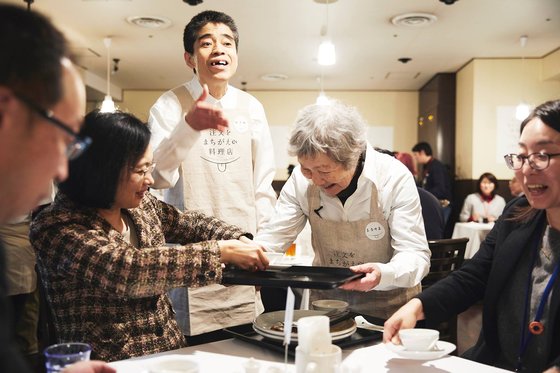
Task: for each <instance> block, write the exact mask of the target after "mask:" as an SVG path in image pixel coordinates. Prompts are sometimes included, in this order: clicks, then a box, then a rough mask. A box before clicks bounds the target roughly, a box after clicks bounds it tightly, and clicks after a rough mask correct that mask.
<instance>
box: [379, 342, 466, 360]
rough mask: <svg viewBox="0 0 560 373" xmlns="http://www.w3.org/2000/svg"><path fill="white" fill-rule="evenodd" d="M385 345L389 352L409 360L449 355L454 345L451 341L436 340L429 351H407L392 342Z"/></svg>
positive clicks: (431, 358) (433, 358) (430, 358)
mask: <svg viewBox="0 0 560 373" xmlns="http://www.w3.org/2000/svg"><path fill="white" fill-rule="evenodd" d="M385 347H387V349H388V350H389V351H391V352H394V353H395V354H397V355H398V356H399V357H401V358H404V359H411V360H435V359H439V358H440V357H443V356H445V355H449V354H450V353H451V352H453V351H454V350H455V348H456V346H455V345H454V344H453V343H449V342H445V341H438V342H437V343H436V347H435V348H434V349H433V350H431V351H407V350H406V349H405V348H404V346H403V345H395V344H392V343H385Z"/></svg>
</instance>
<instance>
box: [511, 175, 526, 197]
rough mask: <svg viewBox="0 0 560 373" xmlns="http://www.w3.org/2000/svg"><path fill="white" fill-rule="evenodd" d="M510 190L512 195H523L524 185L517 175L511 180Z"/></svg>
mask: <svg viewBox="0 0 560 373" xmlns="http://www.w3.org/2000/svg"><path fill="white" fill-rule="evenodd" d="M509 191H510V193H511V196H512V197H519V196H522V195H523V186H522V185H521V183H520V182H519V180H517V177H515V176H514V177H512V178H511V180H510V181H509Z"/></svg>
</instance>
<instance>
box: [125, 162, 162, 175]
mask: <svg viewBox="0 0 560 373" xmlns="http://www.w3.org/2000/svg"><path fill="white" fill-rule="evenodd" d="M155 169H156V162H152V163H150V165H149V166H146V170H139V169H137V168H135V167H131V168H130V171H132V172H133V173H135V174H138V175H140V176H142V177H143V178H146V175H147V174H151V173H152V172H154V170H155Z"/></svg>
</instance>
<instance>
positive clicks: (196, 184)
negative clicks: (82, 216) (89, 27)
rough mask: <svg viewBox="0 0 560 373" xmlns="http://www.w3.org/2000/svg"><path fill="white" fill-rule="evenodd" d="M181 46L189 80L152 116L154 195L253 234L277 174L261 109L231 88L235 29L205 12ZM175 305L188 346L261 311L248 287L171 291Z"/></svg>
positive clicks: (270, 206) (266, 212) (272, 196)
mask: <svg viewBox="0 0 560 373" xmlns="http://www.w3.org/2000/svg"><path fill="white" fill-rule="evenodd" d="M183 44H184V48H185V53H184V58H185V62H186V64H187V66H188V67H189V68H190V69H192V70H193V72H194V74H195V75H194V77H193V78H192V80H191V81H190V82H187V83H185V84H182V85H180V86H179V87H177V88H175V89H173V90H171V91H168V92H166V93H164V94H163V95H162V96H161V97H160V98H159V99H158V100H157V102H156V103H155V104H154V105H153V106H152V108H151V109H150V116H149V125H150V127H151V129H152V132H153V138H152V146H153V148H154V161H155V163H156V168H155V170H154V180H155V182H154V185H153V187H154V188H156V189H165V188H169V189H166V190H164V191H163V192H164V200H165V201H167V202H168V203H170V204H172V205H174V206H175V207H177V208H179V209H180V210H198V211H202V212H204V213H206V214H209V215H213V216H216V217H218V218H220V219H223V220H224V221H226V222H228V223H230V224H235V225H238V226H239V227H241V228H242V229H243V230H245V231H247V232H251V233H252V234H255V233H256V232H257V230H258V228H259V227H261V226H262V224H263V223H264V222H266V221H267V220H268V219H269V217H270V215H271V214H272V212H273V210H274V204H275V202H276V192H275V191H274V189H273V187H272V180H273V179H274V175H275V172H276V169H275V163H274V151H273V146H272V139H271V136H270V130H269V128H268V123H267V120H266V116H265V113H264V109H263V107H262V105H261V103H260V102H258V101H257V100H256V99H255V98H254V97H253V96H251V95H250V94H248V93H246V92H244V91H241V90H239V89H237V88H235V87H233V86H231V85H229V80H230V79H231V78H232V76H233V75H234V74H235V72H236V70H237V64H238V56H237V49H238V46H239V34H238V31H237V26H236V25H235V22H234V21H233V19H232V18H231V17H230V16H228V15H226V14H224V13H221V12H215V11H204V12H202V13H199V14H197V15H196V16H194V17H193V18H192V19H191V20H190V22H189V23H188V24H187V25H186V27H185V30H184V34H183ZM172 300H173V305H174V309H175V311H176V312H177V315H176V317H177V320H178V322H179V325H180V327H181V329H182V330H183V332H184V333H185V334H186V335H188V336H190V337H189V338H188V340H189V343H191V344H195V343H201V342H207V341H212V340H216V339H223V338H229V335H227V334H225V333H223V332H220V329H222V328H225V327H229V326H234V325H239V324H244V323H249V322H252V321H253V320H254V318H255V317H256V315H258V314H259V313H261V312H262V311H263V306H262V302H261V301H260V296H259V294H258V293H255V288H254V287H250V286H228V287H224V286H221V285H218V284H216V285H212V286H207V287H204V288H199V289H188V290H187V289H175V290H173V292H172ZM212 332H214V333H212ZM207 333H210V334H207Z"/></svg>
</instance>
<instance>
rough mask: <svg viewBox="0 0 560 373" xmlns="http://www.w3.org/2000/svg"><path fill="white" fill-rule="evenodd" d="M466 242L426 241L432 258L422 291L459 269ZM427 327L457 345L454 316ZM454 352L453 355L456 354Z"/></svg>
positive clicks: (442, 338)
mask: <svg viewBox="0 0 560 373" xmlns="http://www.w3.org/2000/svg"><path fill="white" fill-rule="evenodd" d="M467 242H469V239H468V238H466V237H463V238H451V239H441V240H433V241H428V246H429V248H430V250H431V251H432V258H431V259H430V272H429V273H428V275H426V277H424V279H423V280H422V290H425V289H427V288H428V287H430V286H431V285H433V284H435V283H436V282H437V281H439V280H441V279H443V278H445V277H447V276H448V275H449V274H450V273H451V272H453V271H454V270H456V269H459V268H460V267H461V265H462V264H463V261H464V260H465V249H466V248H467ZM427 327H430V328H435V329H437V330H439V335H440V339H441V340H443V341H447V342H451V343H453V344H455V345H457V316H456V315H455V316H453V317H451V318H450V319H449V320H447V321H444V322H442V323H440V324H438V325H427ZM456 351H457V350H455V351H454V353H453V354H456V353H457V352H456Z"/></svg>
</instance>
